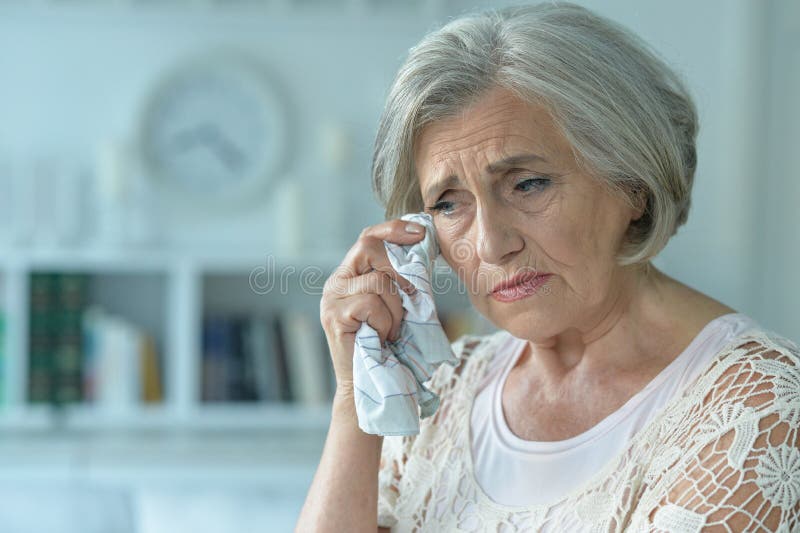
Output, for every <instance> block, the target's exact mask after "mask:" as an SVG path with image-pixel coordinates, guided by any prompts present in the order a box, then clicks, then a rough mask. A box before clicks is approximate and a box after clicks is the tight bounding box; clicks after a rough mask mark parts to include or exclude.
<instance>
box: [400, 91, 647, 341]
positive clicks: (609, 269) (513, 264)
mask: <svg viewBox="0 0 800 533" xmlns="http://www.w3.org/2000/svg"><path fill="white" fill-rule="evenodd" d="M530 153H533V154H537V155H539V156H541V157H542V158H543V159H544V160H543V161H539V160H537V161H533V162H527V163H525V164H523V165H521V168H520V169H517V170H513V172H512V171H505V172H501V173H498V174H497V175H490V174H487V172H486V167H487V166H488V165H490V164H492V163H495V162H497V161H499V160H501V159H504V158H508V157H512V156H517V155H520V154H530ZM415 166H416V173H417V176H418V178H419V184H420V189H421V193H422V194H423V200H424V202H425V206H426V209H427V208H430V207H431V206H433V205H434V204H435V203H436V202H437V201H438V200H439V198H440V197H439V196H438V195H437V196H436V197H431V195H429V194H427V191H428V188H429V187H430V186H431V184H433V183H437V182H438V181H439V180H442V179H444V178H446V177H447V176H449V175H455V176H457V177H458V179H459V181H458V183H457V184H455V185H453V186H452V187H451V188H450V189H448V190H446V191H440V193H438V194H441V193H442V192H444V194H445V195H444V196H441V198H442V200H445V199H446V201H451V200H450V199H451V198H452V199H456V200H453V202H454V204H456V205H458V206H459V208H461V207H463V209H461V210H460V211H458V216H457V217H456V216H451V217H448V216H446V215H444V214H434V222H435V225H436V229H437V236H438V238H439V242H440V248H441V250H442V255H443V256H444V258H445V260H446V261H447V262H448V263H449V264H450V266H451V267H453V269H454V270H455V271H456V273H457V274H458V275H459V277H461V278H462V281H464V282H465V283H466V284H467V289H468V290H469V296H470V299H471V301H472V303H473V305H475V307H476V308H477V309H478V310H479V311H480V312H481V313H482V314H483V315H484V316H486V317H487V318H488V319H489V320H490V321H492V322H493V323H495V324H496V325H498V326H499V327H501V328H503V329H506V330H508V331H510V332H511V333H512V334H514V335H516V336H518V337H521V338H538V339H539V340H540V341H542V342H551V341H552V338H550V337H552V336H554V335H558V334H562V333H564V332H565V331H567V330H574V332H575V333H577V334H578V337H582V336H589V335H590V334H589V332H590V331H591V330H593V329H596V328H597V327H598V324H599V323H600V322H601V321H602V320H603V318H604V317H606V316H608V315H609V313H610V312H611V310H612V309H613V308H614V307H615V306H616V305H619V302H623V301H625V298H624V297H623V294H622V293H623V292H624V291H625V290H626V280H625V276H624V275H623V274H624V272H623V271H622V270H621V269H620V267H618V265H617V264H616V254H617V253H618V251H619V247H620V245H621V243H622V240H623V238H624V234H625V232H626V230H627V227H628V225H629V223H630V221H631V219H632V216H633V213H632V209H631V207H630V206H628V205H627V204H625V202H623V201H622V200H620V199H619V198H617V197H614V196H612V195H611V194H610V193H609V192H608V191H607V189H606V188H605V187H604V186H603V185H602V184H601V183H600V182H599V181H598V180H597V179H596V178H595V177H593V176H591V175H590V174H588V173H587V172H586V171H584V170H583V169H582V168H581V166H580V165H579V164H578V162H577V161H576V160H575V156H574V152H573V150H572V147H571V145H570V144H569V142H568V141H567V140H566V138H565V137H564V135H563V134H562V132H561V131H560V129H559V128H558V127H557V125H556V124H555V122H554V121H553V119H552V117H551V115H550V114H549V112H548V110H547V109H546V108H544V107H542V106H538V105H533V104H528V103H526V102H523V101H521V100H519V99H518V98H517V97H516V96H515V95H514V94H513V93H511V92H509V91H506V90H504V89H500V88H496V89H493V90H492V91H489V92H488V93H486V94H485V95H484V97H482V98H481V99H480V100H478V101H476V102H475V103H474V104H473V105H471V106H469V107H468V108H466V109H465V110H463V112H461V113H459V114H458V115H456V116H454V117H451V118H448V119H443V120H440V121H437V122H433V123H430V124H428V125H427V126H425V127H424V128H423V129H422V131H421V132H420V134H419V135H418V137H417V139H416V142H415ZM526 176H530V177H534V176H543V177H546V178H548V179H549V180H550V182H549V185H548V186H547V187H546V188H544V189H542V190H541V191H539V192H536V193H535V194H530V195H527V196H526V195H523V194H520V191H518V190H517V189H515V188H514V187H512V185H513V186H516V184H518V183H521V181H520V180H522V179H525V177H526ZM487 239H489V241H487ZM482 240H483V241H482ZM459 246H461V247H462V248H470V247H471V251H472V253H470V254H463V253H458V252H459V251H462V252H463V250H459V248H458V247H459ZM522 268H527V269H534V270H536V271H539V272H548V273H552V274H553V276H552V277H551V278H550V280H549V281H548V283H547V290H546V291H541V293H537V294H535V295H533V296H530V297H527V298H524V299H522V300H517V301H515V302H512V303H501V302H498V301H496V300H494V299H493V298H491V296H490V291H491V289H492V287H494V285H495V284H496V283H497V282H498V281H500V280H505V279H508V278H509V277H511V276H513V275H514V274H515V273H516V272H517V271H518V270H519V269H522ZM475 279H478V281H477V282H475V283H472V280H475Z"/></svg>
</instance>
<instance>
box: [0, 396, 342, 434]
mask: <svg viewBox="0 0 800 533" xmlns="http://www.w3.org/2000/svg"><path fill="white" fill-rule="evenodd" d="M330 413H331V404H330V403H327V404H322V405H315V406H303V405H292V404H282V403H261V404H256V403H254V404H227V405H226V404H217V405H214V404H200V405H195V406H192V407H191V408H190V409H188V410H185V411H181V410H180V409H175V408H174V407H172V406H142V407H139V408H135V409H131V410H125V411H108V410H103V409H98V408H97V407H94V406H91V405H70V406H65V407H63V408H60V409H54V408H52V407H49V406H42V405H32V406H27V407H17V408H9V409H6V410H5V411H2V412H0V431H14V432H18V433H23V432H43V431H45V432H51V431H58V432H85V431H92V432H96V431H100V432H104V431H110V432H128V431H133V432H138V431H161V432H175V433H181V432H196V431H202V432H216V431H246V432H253V431H259V432H267V433H282V432H286V431H325V430H326V429H327V427H328V424H329V423H330Z"/></svg>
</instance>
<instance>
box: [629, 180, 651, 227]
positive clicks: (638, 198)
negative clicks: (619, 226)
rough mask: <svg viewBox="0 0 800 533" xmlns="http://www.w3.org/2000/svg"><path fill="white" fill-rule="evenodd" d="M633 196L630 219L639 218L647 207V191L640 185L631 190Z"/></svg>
mask: <svg viewBox="0 0 800 533" xmlns="http://www.w3.org/2000/svg"><path fill="white" fill-rule="evenodd" d="M631 196H632V197H633V206H634V207H633V215H632V216H631V221H634V220H639V219H640V218H642V215H644V210H645V209H647V193H646V191H645V189H643V188H642V187H634V188H633V190H632V191H631Z"/></svg>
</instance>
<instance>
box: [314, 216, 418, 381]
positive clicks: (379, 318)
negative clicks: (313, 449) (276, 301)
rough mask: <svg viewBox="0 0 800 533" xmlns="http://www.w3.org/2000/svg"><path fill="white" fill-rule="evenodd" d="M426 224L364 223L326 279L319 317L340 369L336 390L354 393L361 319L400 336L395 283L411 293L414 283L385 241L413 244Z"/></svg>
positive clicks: (386, 335)
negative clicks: (390, 254)
mask: <svg viewBox="0 0 800 533" xmlns="http://www.w3.org/2000/svg"><path fill="white" fill-rule="evenodd" d="M424 236H425V227H424V226H422V225H420V224H416V223H414V222H407V221H405V220H401V219H394V220H389V221H386V222H383V223H381V224H376V225H375V226H369V227H367V228H365V229H364V230H363V231H362V232H361V235H360V236H359V237H358V240H357V241H356V242H355V244H354V245H353V246H352V247H351V248H350V250H349V251H348V252H347V255H346V256H345V258H344V260H343V261H342V263H341V264H340V265H339V266H338V267H337V268H336V270H334V272H333V274H331V276H330V277H329V278H328V280H327V281H326V282H325V287H324V288H323V291H322V299H321V301H320V306H319V307H320V321H321V322H322V328H323V329H324V330H325V336H326V337H327V340H328V348H329V350H330V354H331V358H332V360H333V370H334V372H335V374H336V384H337V393H352V392H353V350H354V346H355V336H356V332H357V331H358V329H359V328H360V327H361V323H362V322H366V323H368V324H369V325H370V326H371V327H372V328H373V329H375V331H377V332H378V335H379V336H380V338H381V344H383V343H384V342H385V341H386V340H396V338H397V335H398V334H399V330H400V322H401V320H402V319H403V313H404V309H403V300H402V299H401V297H400V294H399V293H398V292H397V287H396V286H395V284H394V283H393V282H392V280H394V281H396V282H397V283H398V284H399V285H400V288H401V289H403V290H404V291H406V292H407V293H409V294H410V293H413V292H414V290H415V288H414V285H413V284H412V283H411V282H410V281H408V280H407V279H405V278H403V277H401V276H400V275H399V274H398V273H397V271H395V270H394V268H392V264H391V263H390V262H389V257H388V256H387V254H386V247H385V246H384V244H383V241H389V242H392V243H395V244H401V245H403V244H414V243H416V242H419V241H420V240H421V239H422V238H423V237H424Z"/></svg>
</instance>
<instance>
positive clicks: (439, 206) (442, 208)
mask: <svg viewBox="0 0 800 533" xmlns="http://www.w3.org/2000/svg"><path fill="white" fill-rule="evenodd" d="M426 209H428V210H430V211H433V212H434V213H444V214H448V212H449V211H450V210H452V209H453V202H447V201H441V202H436V203H435V204H434V205H432V206H430V207H427V208H426Z"/></svg>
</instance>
